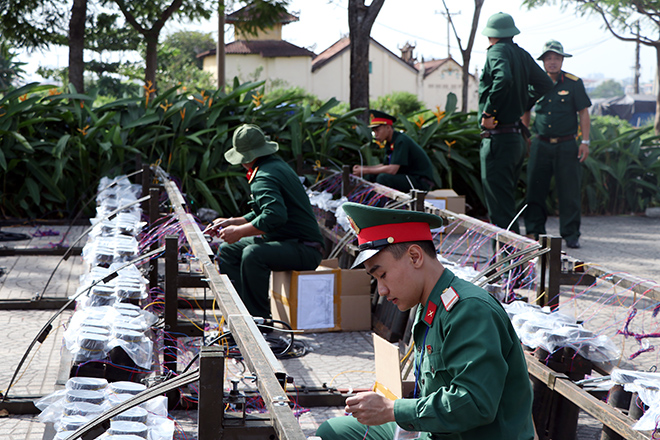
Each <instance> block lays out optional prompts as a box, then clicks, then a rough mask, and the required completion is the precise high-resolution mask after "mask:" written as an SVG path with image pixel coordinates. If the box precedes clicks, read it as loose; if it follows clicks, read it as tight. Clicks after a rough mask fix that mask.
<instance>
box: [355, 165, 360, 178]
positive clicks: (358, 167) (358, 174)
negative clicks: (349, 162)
mask: <svg viewBox="0 0 660 440" xmlns="http://www.w3.org/2000/svg"><path fill="white" fill-rule="evenodd" d="M353 174H354V175H356V176H360V175H362V167H361V166H360V165H353Z"/></svg>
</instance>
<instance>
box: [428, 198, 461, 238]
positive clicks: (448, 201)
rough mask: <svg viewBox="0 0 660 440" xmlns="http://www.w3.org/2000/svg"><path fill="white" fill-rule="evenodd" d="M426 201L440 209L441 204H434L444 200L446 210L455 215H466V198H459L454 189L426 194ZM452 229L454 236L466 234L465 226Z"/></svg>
mask: <svg viewBox="0 0 660 440" xmlns="http://www.w3.org/2000/svg"><path fill="white" fill-rule="evenodd" d="M426 200H427V202H428V203H431V204H433V205H434V206H436V207H439V206H438V205H439V204H438V203H434V202H437V201H439V200H444V202H445V203H444V204H445V207H444V209H446V210H447V211H451V212H453V213H455V214H465V196H459V195H458V194H456V191H454V190H453V189H436V190H433V191H429V192H428V193H427V194H426ZM445 226H447V225H445ZM450 229H451V232H452V233H454V234H462V233H464V232H465V226H463V225H458V226H456V227H453V226H452V227H451V228H450Z"/></svg>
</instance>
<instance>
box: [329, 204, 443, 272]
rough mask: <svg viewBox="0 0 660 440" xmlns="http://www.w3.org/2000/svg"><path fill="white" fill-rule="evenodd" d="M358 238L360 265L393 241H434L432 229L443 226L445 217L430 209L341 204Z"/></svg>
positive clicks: (358, 260)
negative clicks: (423, 210) (428, 210)
mask: <svg viewBox="0 0 660 440" xmlns="http://www.w3.org/2000/svg"><path fill="white" fill-rule="evenodd" d="M341 207H342V209H343V210H344V212H346V215H347V216H348V220H349V222H350V224H351V227H352V228H353V230H354V231H355V233H356V234H357V237H358V249H359V250H360V253H359V254H358V256H357V258H356V259H355V262H354V263H353V266H352V267H351V269H352V268H354V267H357V266H359V265H360V264H362V263H364V262H365V261H367V260H368V259H369V258H371V257H373V256H374V255H376V254H377V253H378V252H380V251H381V250H383V249H384V248H385V247H387V246H389V245H390V244H395V243H406V242H411V241H427V240H433V235H432V234H431V229H435V228H439V227H440V226H442V219H441V218H440V217H438V216H437V215H433V214H430V213H427V212H419V211H407V210H402V209H388V208H376V207H374V206H368V205H361V204H359V203H352V202H346V203H344V204H343V205H342V206H341Z"/></svg>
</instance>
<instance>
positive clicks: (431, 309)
mask: <svg viewBox="0 0 660 440" xmlns="http://www.w3.org/2000/svg"><path fill="white" fill-rule="evenodd" d="M436 310H438V306H437V305H436V304H435V303H434V302H433V301H429V305H428V306H426V315H424V322H425V323H427V324H428V325H431V324H433V318H435V312H436Z"/></svg>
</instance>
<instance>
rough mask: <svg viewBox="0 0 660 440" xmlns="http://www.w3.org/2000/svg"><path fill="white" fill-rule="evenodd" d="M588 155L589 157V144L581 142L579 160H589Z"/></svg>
mask: <svg viewBox="0 0 660 440" xmlns="http://www.w3.org/2000/svg"><path fill="white" fill-rule="evenodd" d="M587 157H589V145H587V144H580V147H579V148H578V160H579V161H580V163H582V162H584V161H585V160H587Z"/></svg>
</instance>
